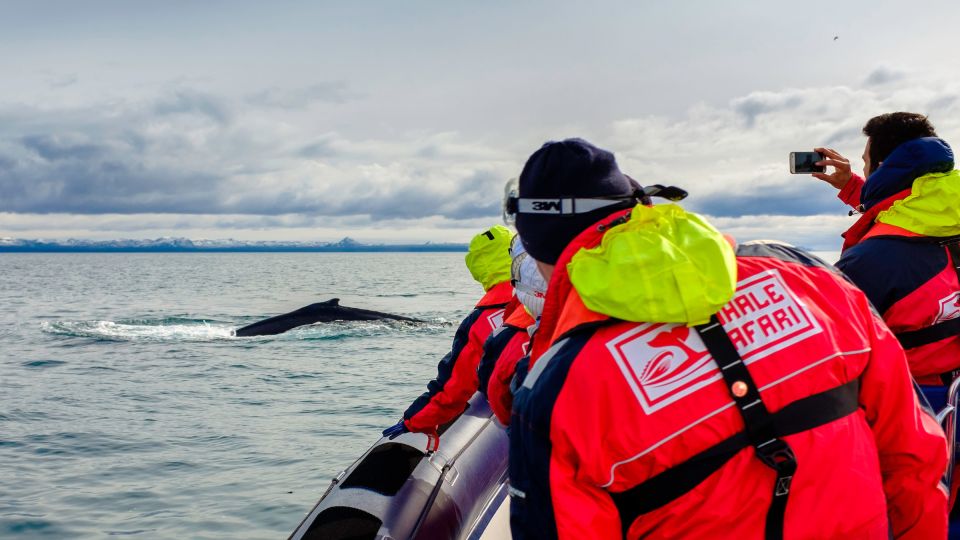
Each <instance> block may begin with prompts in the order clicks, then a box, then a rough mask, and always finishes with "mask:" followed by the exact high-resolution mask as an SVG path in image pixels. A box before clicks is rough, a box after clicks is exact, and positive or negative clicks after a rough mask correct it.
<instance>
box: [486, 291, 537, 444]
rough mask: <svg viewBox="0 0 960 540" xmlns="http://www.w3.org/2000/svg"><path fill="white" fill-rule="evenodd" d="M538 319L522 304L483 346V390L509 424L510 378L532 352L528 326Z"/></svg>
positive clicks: (491, 407) (511, 404)
mask: <svg viewBox="0 0 960 540" xmlns="http://www.w3.org/2000/svg"><path fill="white" fill-rule="evenodd" d="M508 311H509V308H508ZM534 322H536V321H534V320H533V317H531V316H530V314H529V313H527V310H525V309H524V308H523V306H522V305H520V306H518V307H517V309H514V310H513V311H512V312H509V313H508V315H507V318H506V320H504V321H503V326H501V327H500V328H498V329H497V330H496V331H495V332H494V333H493V334H492V335H491V336H490V338H489V339H488V340H487V343H486V344H485V345H484V347H483V359H481V360H480V367H479V368H478V369H477V373H478V375H479V376H480V391H481V392H483V393H484V394H486V396H487V400H488V401H489V402H490V409H491V410H492V411H493V414H494V415H496V417H497V420H499V421H500V423H501V424H503V425H505V426H506V425H509V423H510V408H511V407H512V406H513V394H512V393H511V392H510V381H512V380H513V375H514V372H515V371H516V367H517V362H519V361H520V359H521V358H523V356H524V355H526V354H527V352H528V351H527V345H528V343H529V342H530V334H529V332H528V329H529V328H530V327H531V326H533V324H534Z"/></svg>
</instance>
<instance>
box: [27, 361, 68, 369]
mask: <svg viewBox="0 0 960 540" xmlns="http://www.w3.org/2000/svg"><path fill="white" fill-rule="evenodd" d="M64 364H66V362H64V361H63V360H31V361H29V362H24V363H23V367H27V368H41V369H42V368H51V367H57V366H62V365H64Z"/></svg>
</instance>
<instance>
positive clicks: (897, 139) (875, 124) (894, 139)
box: [863, 112, 937, 173]
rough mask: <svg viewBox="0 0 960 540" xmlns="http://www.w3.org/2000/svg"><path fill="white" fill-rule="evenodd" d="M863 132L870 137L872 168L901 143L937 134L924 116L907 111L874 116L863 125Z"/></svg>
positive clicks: (877, 165)
mask: <svg viewBox="0 0 960 540" xmlns="http://www.w3.org/2000/svg"><path fill="white" fill-rule="evenodd" d="M863 134H864V135H866V136H867V137H870V168H872V169H874V170H876V168H877V167H879V166H880V162H881V161H883V160H885V159H887V156H889V155H890V153H891V152H893V149H894V148H896V147H898V146H900V145H901V144H903V143H905V142H907V141H912V140H913V139H920V138H922V137H936V136H937V132H936V131H934V129H933V124H931V123H930V120H928V119H927V117H926V116H924V115H922V114H917V113H909V112H894V113H887V114H881V115H880V116H874V117H873V118H871V119H870V120H868V121H867V123H866V125H864V126H863ZM869 172H871V173H872V172H873V171H869Z"/></svg>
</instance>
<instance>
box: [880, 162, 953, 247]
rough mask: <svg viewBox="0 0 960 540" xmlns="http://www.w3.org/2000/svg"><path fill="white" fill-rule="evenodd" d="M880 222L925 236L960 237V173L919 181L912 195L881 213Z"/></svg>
mask: <svg viewBox="0 0 960 540" xmlns="http://www.w3.org/2000/svg"><path fill="white" fill-rule="evenodd" d="M877 221H878V222H879V223H886V224H887V225H894V226H896V227H900V228H902V229H906V230H908V231H910V232H912V233H917V234H921V235H923V236H955V235H958V234H960V171H957V170H956V169H954V170H952V171H950V172H947V173H931V174H925V175H923V176H921V177H920V178H917V179H916V180H914V181H913V188H912V190H911V192H910V195H908V196H907V197H906V198H904V199H901V200H899V201H897V202H895V203H893V206H891V207H890V208H888V209H887V210H884V211H883V212H880V213H879V214H877Z"/></svg>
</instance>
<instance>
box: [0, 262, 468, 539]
mask: <svg viewBox="0 0 960 540" xmlns="http://www.w3.org/2000/svg"><path fill="white" fill-rule="evenodd" d="M481 294H482V290H481V289H480V287H479V285H477V284H476V283H474V282H473V280H472V279H471V278H470V275H469V273H468V272H467V271H466V269H465V267H464V264H463V254H457V253H450V254H447V253H441V254H422V253H418V254H412V253H411V254H407V253H399V254H397V253H390V254H329V253H301V254H274V253H250V254H248V253H237V254H197V253H190V254H102V253H97V254H2V255H0V306H2V309H0V538H10V537H15V538H33V537H54V538H102V537H105V536H108V535H117V536H137V537H141V538H151V539H153V538H281V537H286V535H288V534H289V533H290V532H292V530H293V529H294V528H295V527H296V525H297V524H298V523H299V521H300V519H301V518H302V517H303V516H304V515H305V514H306V513H307V511H309V510H310V508H311V507H312V505H313V504H314V503H315V502H316V500H317V499H318V498H319V496H320V495H321V494H322V492H323V490H324V489H325V488H326V487H327V485H328V483H329V481H330V478H332V477H333V476H334V475H335V474H336V473H338V472H339V471H340V470H341V469H343V468H344V467H345V466H346V465H349V464H350V463H351V462H352V461H353V460H354V459H355V458H356V457H358V455H359V454H360V452H362V451H363V450H364V449H366V448H367V447H368V446H369V445H370V444H372V443H373V442H374V441H376V440H377V438H378V437H379V430H382V429H383V428H385V427H387V426H389V425H391V424H392V423H394V422H396V420H397V419H398V417H399V415H400V414H401V413H402V411H403V409H404V408H405V407H406V406H407V405H408V404H409V402H410V401H412V400H413V398H414V397H416V396H417V395H418V394H419V393H420V392H422V391H423V390H424V388H425V384H426V382H427V381H428V380H429V379H430V378H432V377H433V376H434V374H435V372H436V363H437V362H438V361H439V359H440V358H441V357H442V356H443V354H445V352H446V350H447V348H448V347H449V345H450V341H451V339H452V337H453V332H454V330H455V327H454V326H453V325H452V324H451V323H458V322H459V320H460V319H461V318H462V317H463V316H464V315H465V314H466V313H467V312H468V311H469V309H470V308H471V307H472V304H473V303H474V302H476V300H477V299H478V298H479V297H480V295H481ZM333 297H338V298H340V299H341V301H342V303H343V304H344V305H347V306H355V307H364V308H369V309H376V310H381V311H389V312H393V313H398V314H404V315H411V316H414V317H418V318H423V319H427V320H428V321H430V322H429V323H428V324H425V325H408V324H402V323H389V324H388V323H380V322H364V323H332V324H324V325H316V326H311V327H304V328H300V329H297V330H294V331H291V332H289V333H287V334H284V335H280V336H269V337H256V338H234V337H231V330H232V329H234V328H237V327H239V326H242V325H245V324H248V323H250V322H253V321H255V320H258V319H261V318H264V317H267V316H271V315H276V314H278V313H283V312H286V311H290V310H293V309H295V308H298V307H301V306H304V305H306V304H310V303H313V302H316V301H322V300H326V299H329V298H333Z"/></svg>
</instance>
